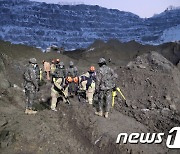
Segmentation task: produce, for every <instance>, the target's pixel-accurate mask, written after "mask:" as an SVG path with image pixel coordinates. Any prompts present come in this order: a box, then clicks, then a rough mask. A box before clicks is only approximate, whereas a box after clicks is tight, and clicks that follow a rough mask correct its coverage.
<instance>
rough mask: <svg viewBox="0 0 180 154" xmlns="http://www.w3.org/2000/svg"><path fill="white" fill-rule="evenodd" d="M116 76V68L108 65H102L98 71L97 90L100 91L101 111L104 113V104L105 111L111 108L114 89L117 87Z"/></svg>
mask: <svg viewBox="0 0 180 154" xmlns="http://www.w3.org/2000/svg"><path fill="white" fill-rule="evenodd" d="M116 78H117V74H115V73H114V70H113V69H111V68H110V67H108V66H106V65H102V66H101V67H100V68H99V70H98V71H97V78H96V79H97V80H96V91H97V92H98V107H99V113H102V111H103V105H104V106H105V109H104V110H105V113H108V112H109V110H110V106H111V98H112V89H113V88H114V87H115V79H116ZM104 101H105V102H104ZM104 103H105V104H104Z"/></svg>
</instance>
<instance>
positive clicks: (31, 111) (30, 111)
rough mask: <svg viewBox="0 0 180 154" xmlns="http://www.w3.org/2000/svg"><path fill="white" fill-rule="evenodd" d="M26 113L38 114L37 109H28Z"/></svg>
mask: <svg viewBox="0 0 180 154" xmlns="http://www.w3.org/2000/svg"><path fill="white" fill-rule="evenodd" d="M25 113H26V114H36V113H37V111H33V110H32V109H26V111H25Z"/></svg>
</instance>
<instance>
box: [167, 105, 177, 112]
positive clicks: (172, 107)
mask: <svg viewBox="0 0 180 154" xmlns="http://www.w3.org/2000/svg"><path fill="white" fill-rule="evenodd" d="M169 108H170V110H174V111H176V110H177V108H176V105H175V104H171V105H169Z"/></svg>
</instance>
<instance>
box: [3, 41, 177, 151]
mask: <svg viewBox="0 0 180 154" xmlns="http://www.w3.org/2000/svg"><path fill="white" fill-rule="evenodd" d="M92 48H94V49H93V50H92ZM90 49H91V51H90ZM175 49H177V44H175V43H172V44H165V45H161V46H154V47H153V46H141V45H139V44H136V43H135V42H130V43H129V44H119V43H118V42H116V41H114V42H113V41H112V42H109V44H104V43H102V42H101V43H99V42H96V43H95V44H93V45H92V46H91V47H89V48H88V49H87V50H83V51H75V52H72V53H71V54H70V53H65V54H63V55H62V54H57V53H46V54H44V53H41V52H40V51H38V50H36V49H34V48H30V47H26V46H20V45H12V44H10V43H7V42H0V80H1V82H0V87H1V88H0V153H3V154H9V153H12V154H21V153H22V154H27V153H33V154H34V153H37V154H44V153H47V154H48V153H49V154H52V153H53V154H56V153H57V154H59V153H63V154H64V153H82V154H84V153H88V154H89V153H90V154H91V153H92V154H95V153H102V154H106V153H107V154H109V153H113V154H116V153H131V154H133V153H134V154H136V153H144V154H151V153H158V154H159V153H161V154H164V153H167V154H169V153H175V154H176V153H177V154H178V153H179V150H177V149H176V150H170V149H168V148H167V147H166V145H165V140H166V137H164V138H163V139H164V140H163V141H164V142H163V143H162V144H140V143H139V144H129V143H127V144H122V143H121V144H116V139H117V136H118V134H119V133H122V132H126V133H133V132H140V133H142V132H144V133H147V132H151V133H153V132H155V133H158V132H164V133H165V134H166V135H167V134H168V132H169V130H170V129H171V128H172V127H175V126H179V125H180V104H179V103H180V98H179V97H180V96H179V92H180V72H179V70H178V67H176V64H177V63H178V59H179V58H180V57H178V55H179V52H178V51H177V50H175ZM123 50H124V51H126V52H127V53H124V52H123ZM133 50H135V51H134V52H131V51H133ZM159 53H161V54H159ZM102 55H103V56H104V57H105V58H106V59H109V58H111V59H112V61H111V62H110V63H108V65H110V66H111V67H112V68H114V69H115V71H116V72H117V74H118V75H119V78H118V81H117V85H118V86H119V87H120V88H121V90H122V92H123V94H124V95H125V97H126V99H127V100H126V101H124V100H123V99H122V97H121V96H120V95H119V94H118V96H117V97H116V100H115V107H114V108H112V109H111V113H110V117H109V118H108V119H105V118H102V117H98V116H95V115H94V111H95V108H94V106H95V104H94V106H92V105H89V104H86V103H85V102H84V101H82V102H79V101H78V99H77V98H76V97H75V98H71V105H67V104H63V103H62V101H61V100H60V101H59V102H58V107H57V109H58V111H57V112H53V111H51V110H49V104H50V99H51V98H50V88H51V83H50V82H45V83H44V84H42V86H41V87H40V91H39V92H38V95H37V98H36V104H35V107H36V109H37V110H38V113H37V115H35V116H34V115H25V114H24V105H25V96H24V91H23V80H22V73H23V71H24V68H25V65H26V64H27V61H28V58H30V57H36V58H37V59H38V61H39V65H40V66H42V64H41V61H42V60H43V59H46V60H48V59H52V58H57V57H58V58H60V59H61V60H63V61H64V62H65V64H66V65H67V64H68V62H69V60H73V61H74V62H75V64H77V66H78V68H79V70H80V72H81V73H83V72H84V71H87V69H88V67H89V66H90V65H91V64H93V65H95V66H96V67H97V64H96V62H97V59H98V58H99V57H100V56H102ZM162 55H163V56H162ZM164 57H166V58H167V59H166V58H164Z"/></svg>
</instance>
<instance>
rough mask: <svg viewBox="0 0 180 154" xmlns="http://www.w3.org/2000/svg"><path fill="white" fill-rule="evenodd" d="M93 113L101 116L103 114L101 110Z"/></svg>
mask: <svg viewBox="0 0 180 154" xmlns="http://www.w3.org/2000/svg"><path fill="white" fill-rule="evenodd" d="M95 114H96V115H98V116H101V117H102V116H103V113H102V111H99V112H95Z"/></svg>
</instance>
